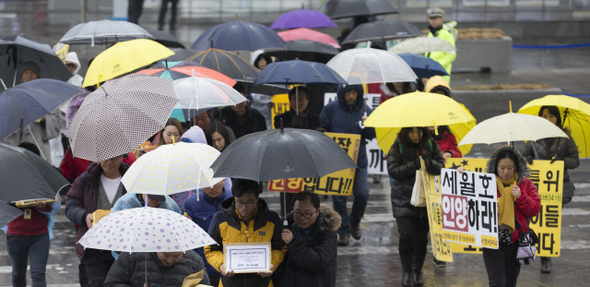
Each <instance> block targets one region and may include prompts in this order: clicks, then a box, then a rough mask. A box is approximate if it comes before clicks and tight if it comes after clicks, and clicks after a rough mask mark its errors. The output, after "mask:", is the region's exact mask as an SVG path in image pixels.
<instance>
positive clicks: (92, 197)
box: [66, 155, 129, 286]
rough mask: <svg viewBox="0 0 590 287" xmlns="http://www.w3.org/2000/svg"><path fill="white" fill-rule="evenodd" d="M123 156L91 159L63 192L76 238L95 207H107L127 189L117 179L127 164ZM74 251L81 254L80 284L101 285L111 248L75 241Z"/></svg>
mask: <svg viewBox="0 0 590 287" xmlns="http://www.w3.org/2000/svg"><path fill="white" fill-rule="evenodd" d="M122 160H123V155H120V156H116V157H114V158H111V159H108V160H105V161H101V162H100V163H92V164H90V166H88V170H87V171H86V172H84V173H83V174H82V175H80V177H78V178H77V179H76V180H74V183H73V184H72V187H71V188H70V190H69V191H68V194H67V195H66V200H67V201H66V217H67V218H68V219H69V220H70V221H71V222H72V223H74V225H76V229H77V234H76V241H78V240H80V238H82V236H84V234H85V233H86V231H88V229H89V228H90V227H91V226H92V224H93V215H92V213H93V212H95V211H96V210H98V209H102V210H110V209H111V208H112V207H113V205H114V204H115V202H116V201H117V199H119V198H120V197H121V196H122V195H123V194H125V193H127V191H126V190H125V187H124V186H123V185H122V184H120V182H121V178H122V177H123V175H124V174H125V172H126V171H127V169H128V168H129V166H128V165H126V164H124V163H122ZM76 253H77V254H78V257H80V266H79V272H80V274H79V276H80V285H82V286H102V285H103V282H104V279H105V278H106V275H107V272H108V271H109V268H111V265H112V264H113V262H114V261H115V259H114V258H113V256H112V255H111V251H108V250H97V249H90V248H88V249H84V248H83V247H82V245H80V244H76ZM86 284H88V285H86Z"/></svg>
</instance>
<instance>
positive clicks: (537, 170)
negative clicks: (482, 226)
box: [446, 158, 563, 257]
mask: <svg viewBox="0 0 590 287" xmlns="http://www.w3.org/2000/svg"><path fill="white" fill-rule="evenodd" d="M487 163H488V159H480V158H449V159H447V163H446V167H447V168H457V167H463V168H464V169H466V170H468V171H477V172H484V171H485V168H486V165H487ZM528 166H529V168H530V172H531V176H530V177H529V179H530V180H531V181H532V182H533V183H534V184H535V186H537V190H538V191H539V196H540V197H541V211H540V212H539V214H538V215H537V216H535V217H533V218H531V222H530V224H529V227H530V228H532V229H533V230H534V231H535V233H536V234H537V236H538V237H539V241H540V242H539V245H538V246H537V256H543V257H559V256H560V253H561V215H562V212H561V211H562V204H561V202H562V193H563V161H555V162H553V164H551V163H550V161H547V160H534V161H533V164H532V165H528ZM451 246H452V250H453V252H457V253H473V254H477V253H481V252H482V249H481V248H478V247H473V246H471V245H468V244H459V243H452V244H451Z"/></svg>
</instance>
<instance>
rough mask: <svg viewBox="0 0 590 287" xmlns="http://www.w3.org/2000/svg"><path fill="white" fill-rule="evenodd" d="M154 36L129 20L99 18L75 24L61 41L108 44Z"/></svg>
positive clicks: (67, 42)
mask: <svg viewBox="0 0 590 287" xmlns="http://www.w3.org/2000/svg"><path fill="white" fill-rule="evenodd" d="M143 38H147V39H150V38H153V36H152V34H151V33H150V32H148V31H146V30H145V29H144V28H141V27H140V26H139V25H137V24H134V23H131V22H127V21H112V20H98V21H90V22H87V23H82V24H78V25H76V26H74V28H72V29H70V30H69V31H68V32H66V34H65V35H63V37H61V39H59V42H61V43H65V44H90V45H92V46H94V45H95V44H96V45H108V44H109V43H110V44H112V43H116V42H119V41H127V40H133V39H143Z"/></svg>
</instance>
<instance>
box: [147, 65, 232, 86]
mask: <svg viewBox="0 0 590 287" xmlns="http://www.w3.org/2000/svg"><path fill="white" fill-rule="evenodd" d="M137 73H138V74H146V75H152V76H157V77H160V78H164V79H169V80H178V79H182V78H186V77H201V78H209V79H213V80H217V81H220V82H222V83H224V84H227V85H229V86H232V87H233V86H234V85H235V84H236V81H234V80H233V79H232V78H230V77H228V76H226V75H224V74H222V73H220V72H217V71H215V70H213V69H209V68H205V67H201V66H180V67H173V68H168V69H166V68H154V69H146V70H141V71H139V72H137Z"/></svg>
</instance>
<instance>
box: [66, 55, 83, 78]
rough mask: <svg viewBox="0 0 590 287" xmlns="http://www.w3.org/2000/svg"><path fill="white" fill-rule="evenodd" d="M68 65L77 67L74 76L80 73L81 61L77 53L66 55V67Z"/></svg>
mask: <svg viewBox="0 0 590 287" xmlns="http://www.w3.org/2000/svg"><path fill="white" fill-rule="evenodd" d="M67 64H74V65H76V71H74V74H77V73H78V71H80V59H78V54H77V53H76V52H69V53H68V54H67V55H66V65H67Z"/></svg>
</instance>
